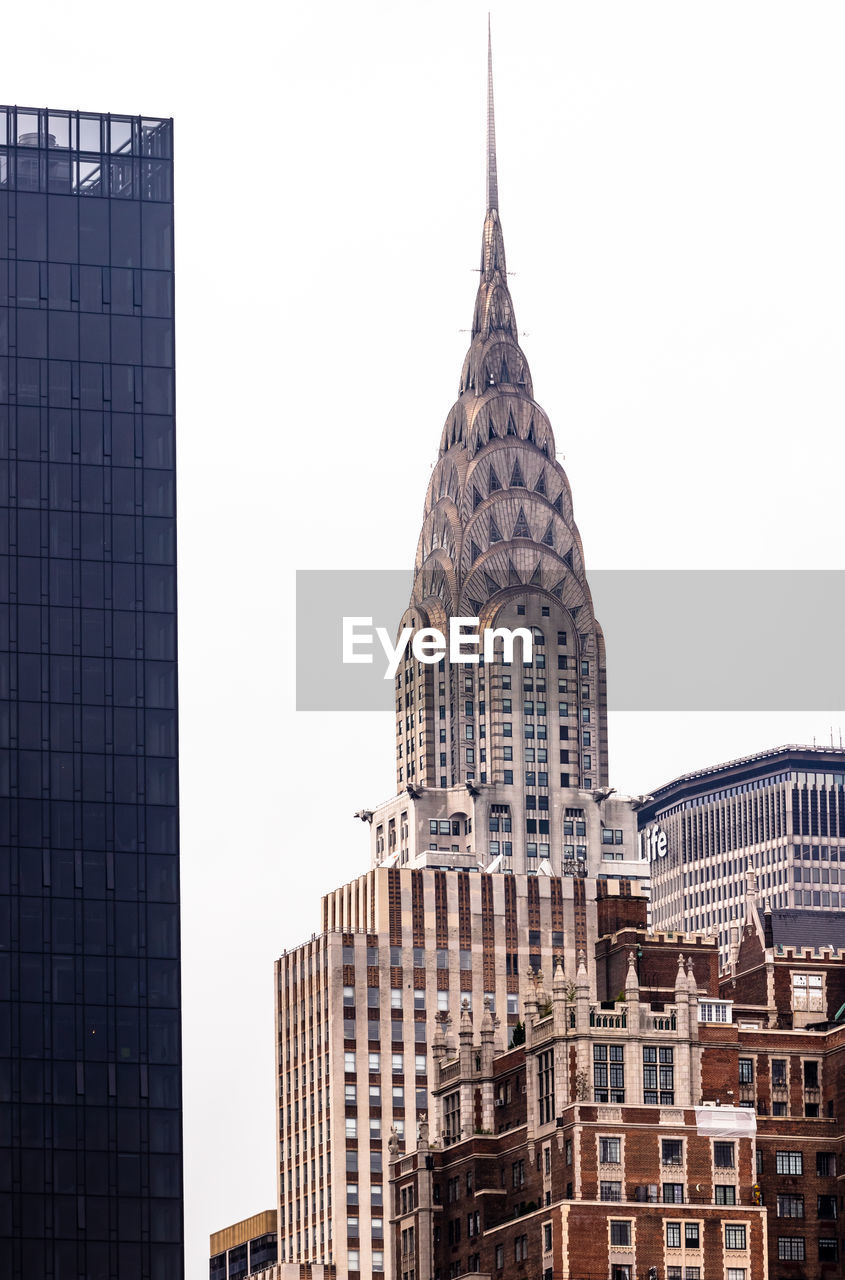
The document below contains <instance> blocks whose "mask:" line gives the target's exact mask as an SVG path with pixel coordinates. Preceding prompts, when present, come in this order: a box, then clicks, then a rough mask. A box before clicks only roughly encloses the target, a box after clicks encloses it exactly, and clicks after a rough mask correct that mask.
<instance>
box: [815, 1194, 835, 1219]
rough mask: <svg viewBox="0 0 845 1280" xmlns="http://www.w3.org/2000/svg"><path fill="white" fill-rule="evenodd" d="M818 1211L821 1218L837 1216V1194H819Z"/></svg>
mask: <svg viewBox="0 0 845 1280" xmlns="http://www.w3.org/2000/svg"><path fill="white" fill-rule="evenodd" d="M817 1212H818V1215H819V1217H820V1218H835V1217H836V1196H818V1197H817Z"/></svg>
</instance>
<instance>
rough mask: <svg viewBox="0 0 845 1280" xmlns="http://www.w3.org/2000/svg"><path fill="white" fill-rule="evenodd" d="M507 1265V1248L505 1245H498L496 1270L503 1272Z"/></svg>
mask: <svg viewBox="0 0 845 1280" xmlns="http://www.w3.org/2000/svg"><path fill="white" fill-rule="evenodd" d="M504 1265H505V1246H504V1245H503V1244H497V1245H496V1270H497V1271H501V1270H502V1268H503V1267H504Z"/></svg>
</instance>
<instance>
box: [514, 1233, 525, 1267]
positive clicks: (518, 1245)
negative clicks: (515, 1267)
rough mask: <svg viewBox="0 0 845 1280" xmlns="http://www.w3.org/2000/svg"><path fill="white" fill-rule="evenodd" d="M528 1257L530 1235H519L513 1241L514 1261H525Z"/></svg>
mask: <svg viewBox="0 0 845 1280" xmlns="http://www.w3.org/2000/svg"><path fill="white" fill-rule="evenodd" d="M527 1257H528V1236H517V1237H516V1239H515V1240H514V1242H513V1260H514V1262H524V1261H525V1259H526V1258H527Z"/></svg>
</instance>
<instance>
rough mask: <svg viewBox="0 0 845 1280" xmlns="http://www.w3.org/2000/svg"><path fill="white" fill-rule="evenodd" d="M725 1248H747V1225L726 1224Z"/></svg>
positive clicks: (737, 1223)
mask: <svg viewBox="0 0 845 1280" xmlns="http://www.w3.org/2000/svg"><path fill="white" fill-rule="evenodd" d="M725 1248H726V1249H744V1248H745V1224H744V1223H742V1222H726V1223H725Z"/></svg>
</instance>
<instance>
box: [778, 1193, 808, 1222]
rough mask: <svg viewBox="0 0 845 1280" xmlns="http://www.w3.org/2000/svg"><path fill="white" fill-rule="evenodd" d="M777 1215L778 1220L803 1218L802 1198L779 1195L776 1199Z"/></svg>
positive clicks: (788, 1194)
mask: <svg viewBox="0 0 845 1280" xmlns="http://www.w3.org/2000/svg"><path fill="white" fill-rule="evenodd" d="M777 1215H778V1217H779V1218H803V1217H804V1197H803V1196H796V1195H792V1194H790V1193H786V1192H784V1193H781V1194H780V1195H779V1196H778V1198H777Z"/></svg>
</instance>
